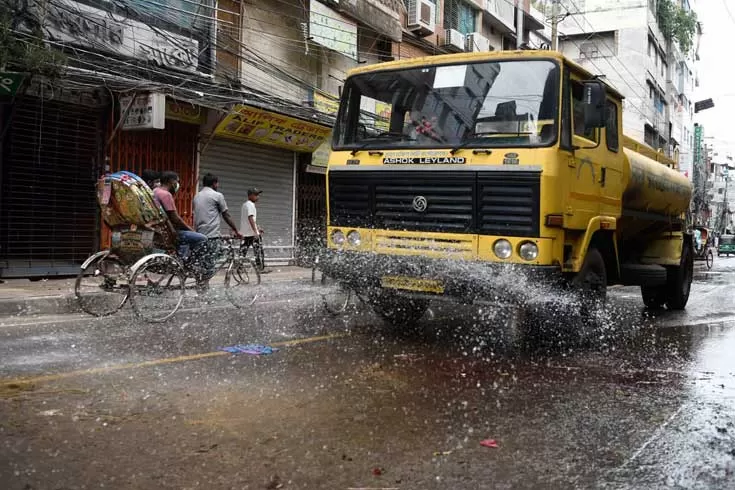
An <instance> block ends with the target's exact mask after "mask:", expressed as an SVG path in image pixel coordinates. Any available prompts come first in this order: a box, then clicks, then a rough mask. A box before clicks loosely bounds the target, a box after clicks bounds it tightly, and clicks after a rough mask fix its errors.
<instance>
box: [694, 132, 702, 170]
mask: <svg viewBox="0 0 735 490" xmlns="http://www.w3.org/2000/svg"><path fill="white" fill-rule="evenodd" d="M702 130H703V127H702V126H700V125H697V126H694V164H695V165H697V164H698V163H701V162H702Z"/></svg>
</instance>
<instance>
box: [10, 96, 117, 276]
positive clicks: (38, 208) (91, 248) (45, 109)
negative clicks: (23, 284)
mask: <svg viewBox="0 0 735 490" xmlns="http://www.w3.org/2000/svg"><path fill="white" fill-rule="evenodd" d="M102 120H103V116H102V113H101V111H100V110H99V109H92V108H89V107H83V106H79V105H71V104H66V103H62V102H59V101H49V100H42V99H38V98H32V97H27V98H24V99H21V100H20V101H19V102H17V105H16V108H15V113H14V114H13V115H12V119H11V120H10V121H9V123H10V128H9V130H8V133H7V135H6V138H5V145H4V148H3V158H2V173H1V175H0V179H1V187H0V276H2V277H33V276H47V275H61V274H76V272H77V271H78V267H79V265H80V264H81V263H82V262H83V261H84V260H85V259H86V258H87V257H88V256H89V255H91V254H92V253H93V252H95V251H96V250H97V247H98V243H97V242H98V235H97V228H98V225H97V224H98V221H97V219H98V218H97V216H98V207H97V200H96V194H95V182H96V179H97V175H98V173H99V172H100V170H101V167H100V166H99V162H100V148H101V142H102V134H101V124H102Z"/></svg>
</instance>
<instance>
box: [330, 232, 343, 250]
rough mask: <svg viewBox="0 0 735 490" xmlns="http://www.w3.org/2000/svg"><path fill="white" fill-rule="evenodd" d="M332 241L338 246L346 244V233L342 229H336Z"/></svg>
mask: <svg viewBox="0 0 735 490" xmlns="http://www.w3.org/2000/svg"><path fill="white" fill-rule="evenodd" d="M332 243H334V244H335V245H337V246H338V247H341V246H342V245H344V244H345V234H344V233H342V232H341V231H340V230H335V231H333V232H332Z"/></svg>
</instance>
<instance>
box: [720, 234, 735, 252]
mask: <svg viewBox="0 0 735 490" xmlns="http://www.w3.org/2000/svg"><path fill="white" fill-rule="evenodd" d="M723 254H724V255H725V256H727V257H729V256H730V254H735V235H722V236H721V237H720V245H719V246H718V247H717V256H718V257H719V256H720V255H723Z"/></svg>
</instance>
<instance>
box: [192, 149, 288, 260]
mask: <svg viewBox="0 0 735 490" xmlns="http://www.w3.org/2000/svg"><path fill="white" fill-rule="evenodd" d="M294 165H295V164H294V153H293V152H291V151H287V150H281V149H278V148H271V147H266V146H260V145H251V144H243V143H235V142H232V141H226V140H219V139H215V140H212V141H211V142H210V143H209V145H208V146H207V147H206V148H205V149H204V153H203V154H202V155H201V158H200V161H199V175H200V177H201V176H203V175H204V174H206V173H207V172H211V173H213V174H214V175H216V176H217V177H219V190H220V192H222V193H223V194H224V196H225V200H226V201H227V205H228V206H229V208H230V214H231V215H232V217H233V218H234V220H235V223H237V225H238V226H239V225H240V214H241V208H242V205H243V204H244V203H245V201H246V200H247V198H248V196H247V190H248V189H249V188H250V187H254V186H255V187H258V188H259V189H260V190H262V191H263V195H261V196H260V201H259V202H258V225H259V226H261V227H262V228H263V230H265V235H264V237H263V238H264V244H265V247H266V248H265V252H266V260H268V259H291V258H293V247H294V243H293V242H294V240H293V233H294V232H293V219H294V218H293V217H294V168H295V166H294ZM199 184H200V185H201V178H200V182H199ZM222 233H223V234H225V235H229V233H230V230H229V227H228V226H227V224H226V223H224V221H223V222H222Z"/></svg>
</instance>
